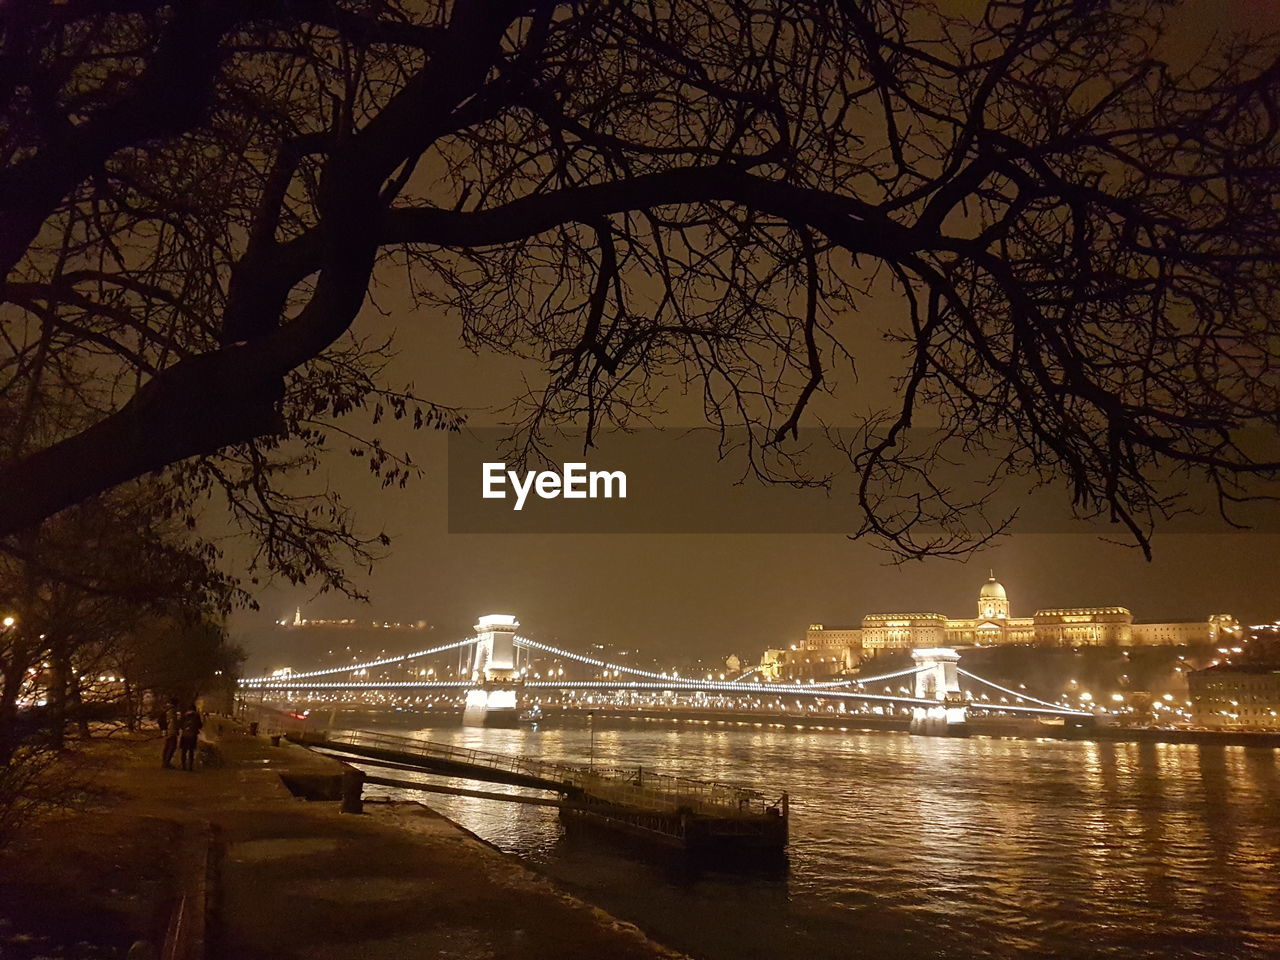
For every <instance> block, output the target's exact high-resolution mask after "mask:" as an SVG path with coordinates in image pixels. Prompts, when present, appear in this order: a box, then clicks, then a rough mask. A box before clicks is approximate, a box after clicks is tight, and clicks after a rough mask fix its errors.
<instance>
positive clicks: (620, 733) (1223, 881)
mask: <svg viewBox="0 0 1280 960" xmlns="http://www.w3.org/2000/svg"><path fill="white" fill-rule="evenodd" d="M369 729H381V730H388V731H389V730H391V729H394V730H395V731H396V732H398V733H412V734H413V735H415V736H421V737H424V738H427V739H431V740H436V741H441V742H448V743H454V744H458V745H465V746H470V747H478V748H482V749H486V750H494V751H501V752H511V753H524V754H529V755H534V756H541V757H544V758H546V759H551V760H564V761H567V762H571V763H572V762H583V763H585V762H587V760H588V756H589V754H590V753H591V751H592V740H593V739H594V757H595V761H596V762H597V763H599V764H603V765H620V766H635V765H643V766H644V767H645V768H646V769H654V770H660V771H662V772H667V773H677V774H682V775H686V776H693V777H699V778H706V779H717V780H723V781H726V782H731V783H741V784H744V785H749V786H757V787H759V788H763V789H764V790H765V791H766V792H769V791H774V792H776V791H780V790H783V789H785V790H787V791H788V792H789V793H790V795H791V845H790V848H789V856H788V862H789V868H788V869H787V870H786V871H785V873H784V874H782V875H776V874H775V875H769V876H764V875H761V876H739V875H731V874H717V873H706V872H703V873H693V872H691V871H689V870H687V869H682V868H681V867H680V866H679V865H678V864H677V863H673V862H671V861H670V860H664V859H663V858H660V857H645V856H638V855H636V854H635V853H634V852H629V851H627V850H625V849H622V848H620V847H618V846H616V845H614V844H612V843H610V842H608V841H607V840H606V841H601V840H600V839H594V840H591V839H584V838H582V837H579V836H576V835H575V836H573V837H570V838H566V837H565V836H564V835H563V831H562V829H561V827H560V823H559V820H558V818H557V816H556V812H555V810H554V809H552V808H546V807H533V806H525V805H521V804H512V803H500V802H494V801H487V800H472V799H468V798H453V797H444V796H439V795H434V794H423V793H420V792H415V791H394V790H391V791H387V790H386V788H377V787H371V788H369V791H368V792H369V793H370V794H376V793H378V792H383V793H386V792H391V793H397V794H398V795H400V796H405V797H412V798H413V799H418V800H421V801H423V802H425V803H426V804H427V805H428V806H431V807H432V808H434V809H436V810H439V811H440V812H441V813H443V814H445V815H446V816H448V817H450V818H451V819H453V820H455V821H457V822H458V823H460V824H462V825H463V826H465V827H467V828H468V829H470V830H471V831H473V832H474V833H476V834H478V835H479V836H481V837H483V838H484V839H486V840H488V841H489V842H490V843H492V844H494V845H495V846H497V847H499V848H500V849H502V850H505V851H508V852H510V853H513V854H515V855H517V856H519V857H521V858H523V859H525V860H526V861H528V862H529V863H530V864H531V865H533V866H534V867H535V868H536V869H538V870H540V871H542V872H544V873H546V874H548V875H550V876H551V877H553V878H555V879H556V880H557V881H558V882H560V883H561V884H562V885H563V886H565V887H567V888H568V889H570V890H571V891H573V892H575V893H577V894H578V895H580V896H582V897H583V898H584V899H586V900H589V901H591V902H593V903H596V904H597V905H599V906H600V907H602V908H604V909H606V910H608V911H609V912H610V913H613V914H614V915H615V916H618V917H621V918H623V919H626V920H630V921H632V922H633V923H635V924H636V925H638V926H640V927H641V928H642V929H644V930H645V931H647V932H648V933H649V934H651V935H652V936H653V937H654V938H655V939H656V940H658V941H660V942H662V943H665V944H667V945H668V946H670V947H673V948H675V949H677V950H681V951H684V952H687V953H689V954H691V955H692V956H695V957H700V958H705V960H757V958H758V960H765V958H770V960H772V958H781V957H803V958H806V960H828V958H831V960H835V958H839V960H848V958H865V960H882V958H911V960H928V958H939V960H942V958H947V960H950V958H996V960H1004V958H1013V957H1033V956H1034V957H1045V956H1053V957H1070V958H1077V957H1078V958H1095V957H1115V958H1121V957H1123V958H1153V960H1154V958H1160V960H1169V958H1184V957H1185V958H1191V957H1206V958H1207V957H1212V958H1259V960H1261V958H1274V957H1277V956H1280V751H1273V750H1262V749H1256V748H1244V747H1217V746H1196V745H1180V744H1126V743H1090V742H1079V741H1072V742H1066V741H1031V740H1004V739H985V738H972V739H943V738H929V737H913V736H907V735H904V734H897V733H879V732H874V733H860V732H857V731H848V732H840V731H837V730H826V731H821V730H796V729H780V728H772V727H768V726H763V727H757V726H754V725H751V726H743V725H733V724H717V723H715V722H712V723H701V722H685V723H670V722H666V723H663V722H653V723H642V722H628V721H617V722H613V723H607V724H606V723H598V724H597V725H596V729H595V731H594V737H593V735H592V732H591V731H590V730H589V729H588V727H587V726H586V725H585V724H584V723H578V722H573V721H566V722H565V723H564V724H553V725H544V726H542V727H540V728H537V729H516V730H498V729H483V728H474V727H460V726H433V727H426V728H419V727H416V726H415V725H413V724H409V725H406V724H404V723H399V724H393V723H390V722H388V723H387V724H379V725H377V726H370V727H369ZM393 775H394V776H399V775H400V774H393ZM455 783H456V781H455ZM498 789H506V788H498Z"/></svg>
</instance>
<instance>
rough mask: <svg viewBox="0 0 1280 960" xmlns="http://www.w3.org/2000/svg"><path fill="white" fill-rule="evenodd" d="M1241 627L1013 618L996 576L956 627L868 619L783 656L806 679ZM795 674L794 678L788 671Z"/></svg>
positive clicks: (1203, 639) (1056, 616) (825, 632)
mask: <svg viewBox="0 0 1280 960" xmlns="http://www.w3.org/2000/svg"><path fill="white" fill-rule="evenodd" d="M1237 628H1238V624H1237V623H1236V619H1235V617H1232V616H1231V615H1229V614H1225V613H1215V614H1213V615H1212V616H1210V617H1208V618H1207V619H1204V620H1188V621H1168V622H1163V623H1147V622H1143V621H1135V620H1134V618H1133V613H1132V612H1131V611H1130V610H1129V609H1128V608H1127V607H1117V606H1107V607H1062V608H1055V609H1049V610H1037V611H1036V612H1035V613H1034V614H1032V615H1031V616H1029V617H1015V616H1013V615H1012V609H1011V607H1010V603H1009V595H1008V593H1007V592H1006V591H1005V588H1004V585H1003V584H1001V583H1000V582H999V581H998V580H996V578H995V575H994V573H993V574H992V576H991V577H990V579H988V580H987V582H986V583H984V584H983V585H982V587H981V588H980V589H979V590H978V601H977V616H975V617H973V618H969V619H963V620H953V619H952V618H950V617H947V616H945V615H943V614H941V613H871V614H867V615H866V616H865V617H863V618H862V623H861V625H860V626H857V627H828V626H824V625H823V624H820V623H815V624H812V625H811V626H810V627H809V629H808V630H807V631H806V632H805V637H804V642H803V644H795V645H794V646H793V647H792V649H791V650H789V651H786V653H787V657H786V659H787V660H788V662H789V664H790V665H791V666H793V667H799V666H801V665H802V664H804V665H807V666H808V669H803V670H801V671H799V672H804V673H815V674H816V673H836V672H839V671H840V670H842V669H850V668H852V667H853V666H854V665H856V664H857V663H858V662H860V661H861V660H862V659H864V658H865V657H866V656H870V655H874V654H876V653H878V652H880V651H882V650H908V649H914V648H917V647H991V646H1000V645H1004V644H1022V645H1026V646H1037V647H1081V646H1121V647H1125V646H1148V645H1154V644H1164V645H1169V646H1187V645H1190V644H1211V643H1216V642H1218V639H1219V636H1220V635H1222V634H1223V633H1224V631H1225V632H1227V633H1233V632H1234V631H1235V630H1236V629H1237ZM793 672H794V671H793Z"/></svg>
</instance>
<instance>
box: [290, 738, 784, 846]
mask: <svg viewBox="0 0 1280 960" xmlns="http://www.w3.org/2000/svg"><path fill="white" fill-rule="evenodd" d="M289 739H290V740H293V741H294V742H296V743H299V744H302V745H303V746H307V747H311V748H314V749H319V750H323V751H325V752H329V753H335V754H341V755H343V756H345V757H347V758H349V759H352V760H354V761H355V762H357V763H367V764H371V765H374V766H380V767H390V768H393V769H403V770H419V771H423V772H426V773H432V774H436V775H438V776H444V777H455V778H459V779H464V780H481V781H485V782H488V783H501V784H506V785H509V786H519V787H528V788H532V789H535V790H545V791H550V792H554V793H557V794H559V795H560V798H561V799H560V800H559V801H547V800H537V801H536V802H538V803H540V804H542V805H548V804H552V805H555V806H558V807H559V808H560V816H561V818H562V819H563V820H565V821H566V822H567V823H571V824H580V825H586V826H594V827H600V828H604V829H608V830H613V831H616V832H620V833H625V834H629V835H632V836H636V837H640V838H643V839H647V840H650V841H652V842H655V843H658V844H661V845H663V846H667V847H674V848H677V849H681V850H685V851H687V852H689V853H694V854H710V855H720V854H725V855H738V854H749V855H754V854H759V855H765V856H767V855H771V854H781V853H782V852H783V850H784V849H785V847H786V844H787V839H788V821H789V817H790V810H789V798H788V796H787V794H786V793H785V792H779V793H777V794H776V795H770V794H766V793H762V792H760V791H758V790H752V789H748V788H745V787H740V786H734V785H732V784H725V783H718V782H715V781H710V780H696V779H692V778H689V777H676V776H671V775H668V774H662V773H657V772H655V771H651V770H646V769H644V768H643V767H625V768H624V767H611V768H604V767H598V766H586V767H584V766H579V765H573V764H566V763H559V762H555V761H550V760H542V759H538V758H535V757H525V756H519V755H513V754H502V753H494V752H490V751H485V750H474V749H469V748H466V747H456V746H454V745H452V744H446V743H436V742H433V741H429V740H420V739H418V738H415V737H402V736H397V735H394V734H383V733H368V732H364V731H322V732H317V731H306V732H300V733H292V734H289ZM371 779H372V780H373V781H374V782H378V783H388V784H391V785H395V786H402V787H406V788H410V789H414V788H416V789H427V790H430V789H432V788H431V787H429V786H425V785H421V784H417V783H415V782H413V781H393V780H387V779H386V778H380V777H379V778H371ZM436 790H437V792H447V793H464V794H467V793H468V792H467V791H461V790H457V789H455V788H436ZM475 795H476V796H484V797H485V798H487V799H509V800H511V801H514V802H528V801H529V799H530V798H524V797H518V796H515V795H508V796H505V797H503V796H501V795H498V794H492V793H486V794H480V793H475Z"/></svg>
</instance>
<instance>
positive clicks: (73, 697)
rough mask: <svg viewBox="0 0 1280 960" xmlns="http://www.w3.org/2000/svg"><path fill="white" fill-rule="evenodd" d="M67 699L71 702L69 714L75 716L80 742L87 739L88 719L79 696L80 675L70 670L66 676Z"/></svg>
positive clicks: (82, 699)
mask: <svg viewBox="0 0 1280 960" xmlns="http://www.w3.org/2000/svg"><path fill="white" fill-rule="evenodd" d="M67 694H68V699H69V700H70V702H71V712H72V714H73V715H74V716H75V721H76V730H77V732H78V733H79V735H80V739H81V740H88V739H89V718H88V717H87V716H85V712H84V698H83V697H82V696H81V695H80V675H79V674H78V673H76V672H75V671H74V670H72V671H71V672H70V673H69V674H68V684H67Z"/></svg>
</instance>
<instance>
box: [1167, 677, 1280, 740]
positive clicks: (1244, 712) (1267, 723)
mask: <svg viewBox="0 0 1280 960" xmlns="http://www.w3.org/2000/svg"><path fill="white" fill-rule="evenodd" d="M1187 688H1188V690H1189V691H1190V694H1191V710H1192V716H1193V717H1194V718H1195V722H1196V723H1197V724H1199V725H1200V726H1202V727H1209V728H1210V729H1212V730H1280V665H1274V664H1271V665H1266V664H1231V663H1221V664H1218V666H1216V667H1209V668H1208V669H1207V670H1196V671H1193V672H1192V673H1190V674H1188V675H1187Z"/></svg>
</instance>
